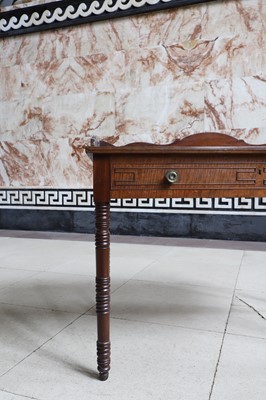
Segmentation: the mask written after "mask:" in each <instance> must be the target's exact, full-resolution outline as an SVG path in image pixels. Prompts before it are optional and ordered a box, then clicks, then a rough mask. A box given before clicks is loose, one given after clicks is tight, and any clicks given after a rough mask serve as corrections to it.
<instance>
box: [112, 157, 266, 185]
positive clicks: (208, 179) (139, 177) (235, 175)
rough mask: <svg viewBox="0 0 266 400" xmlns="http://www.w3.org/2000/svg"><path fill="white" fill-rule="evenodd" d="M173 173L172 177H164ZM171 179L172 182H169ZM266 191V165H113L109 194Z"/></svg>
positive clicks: (250, 163)
mask: <svg viewBox="0 0 266 400" xmlns="http://www.w3.org/2000/svg"><path fill="white" fill-rule="evenodd" d="M169 172H170V173H171V172H173V173H174V174H172V176H171V174H170V176H169V174H168V175H167V173H169ZM171 177H172V178H173V179H172V180H173V182H171ZM224 187H227V188H241V187H243V188H245V187H250V188H252V187H256V188H258V187H260V188H266V163H259V164H258V163H255V162H254V163H252V162H249V163H219V162H217V163H215V162H212V163H193V162H190V163H189V162H188V163H164V164H160V163H158V164H157V165H154V164H153V165H152V166H151V165H149V164H146V165H145V164H132V165H130V164H127V165H124V164H119V163H113V164H112V171H111V190H120V191H121V190H128V189H144V188H145V189H146V190H149V189H150V190H154V189H156V190H160V189H162V190H165V189H167V190H169V189H171V188H172V189H173V190H176V189H178V188H180V189H188V190H189V189H191V188H193V189H222V188H224Z"/></svg>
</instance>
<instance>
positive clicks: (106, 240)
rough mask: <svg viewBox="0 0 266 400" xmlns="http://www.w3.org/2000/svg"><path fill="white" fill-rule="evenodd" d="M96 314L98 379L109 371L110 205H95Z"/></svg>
mask: <svg viewBox="0 0 266 400" xmlns="http://www.w3.org/2000/svg"><path fill="white" fill-rule="evenodd" d="M95 213H96V219H95V221H96V235H95V246H96V313H97V326H98V341H97V363H98V371H99V373H100V379H101V380H102V381H104V380H106V379H107V378H108V375H109V370H110V352H111V344H110V232H109V226H110V204H109V203H96V204H95Z"/></svg>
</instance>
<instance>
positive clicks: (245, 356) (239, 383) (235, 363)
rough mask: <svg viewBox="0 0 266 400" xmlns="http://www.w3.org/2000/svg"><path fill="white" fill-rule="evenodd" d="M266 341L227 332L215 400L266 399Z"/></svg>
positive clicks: (213, 399)
mask: <svg viewBox="0 0 266 400" xmlns="http://www.w3.org/2000/svg"><path fill="white" fill-rule="evenodd" d="M265 359H266V341H265V340H264V339H256V338H249V337H243V336H233V335H226V337H225V341H224V346H223V349H222V354H221V359H220V363H219V367H218V372H217V375H216V380H215V384H214V390H213V395H212V397H211V400H251V399H252V400H264V399H265V393H266V379H265V377H266V363H265Z"/></svg>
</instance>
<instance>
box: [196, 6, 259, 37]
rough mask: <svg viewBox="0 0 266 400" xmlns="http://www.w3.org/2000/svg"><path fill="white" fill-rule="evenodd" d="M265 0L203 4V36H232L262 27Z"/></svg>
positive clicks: (257, 30)
mask: <svg viewBox="0 0 266 400" xmlns="http://www.w3.org/2000/svg"><path fill="white" fill-rule="evenodd" d="M263 7H264V0H223V1H218V2H216V3H215V4H214V3H209V4H205V5H203V6H202V25H201V26H202V37H203V38H204V39H208V38H209V39H213V38H214V37H217V36H222V37H232V36H236V35H240V36H245V35H246V34H250V33H255V34H256V33H258V32H259V31H261V29H262V24H263V22H262V9H263Z"/></svg>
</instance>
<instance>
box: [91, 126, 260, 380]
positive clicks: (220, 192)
mask: <svg viewBox="0 0 266 400" xmlns="http://www.w3.org/2000/svg"><path fill="white" fill-rule="evenodd" d="M85 150H86V153H87V154H88V155H89V156H90V155H91V154H93V187H94V202H95V222H96V234H95V246H96V312H97V329H98V340H97V362H98V371H99V374H100V375H99V377H100V379H101V380H106V379H107V378H108V375H109V370H110V233H109V226H110V200H111V199H123V198H127V199H128V198H175V197H190V198H200V197H212V198H215V197H266V145H259V146H257V145H249V144H247V143H245V142H244V141H240V140H237V139H235V138H233V137H230V136H227V135H224V134H217V133H199V134H195V135H191V136H188V137H186V138H184V139H182V140H177V141H175V142H174V143H172V144H169V145H155V144H147V143H132V144H129V145H126V146H121V147H115V146H113V145H110V144H107V143H105V142H99V143H96V142H95V141H94V142H93V143H92V145H91V146H85Z"/></svg>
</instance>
